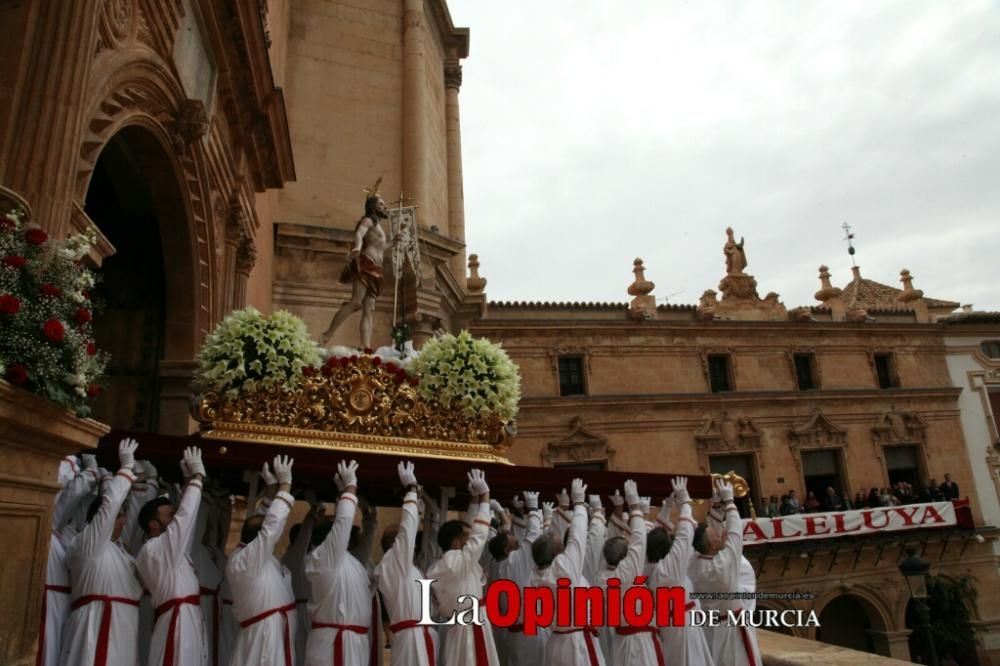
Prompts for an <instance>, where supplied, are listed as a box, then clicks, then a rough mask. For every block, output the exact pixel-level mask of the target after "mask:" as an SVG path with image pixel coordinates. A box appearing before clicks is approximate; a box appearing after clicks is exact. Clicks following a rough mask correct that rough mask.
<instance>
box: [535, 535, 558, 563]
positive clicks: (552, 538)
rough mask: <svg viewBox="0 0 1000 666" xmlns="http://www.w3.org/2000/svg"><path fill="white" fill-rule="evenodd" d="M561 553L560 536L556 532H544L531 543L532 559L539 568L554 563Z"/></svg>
mask: <svg viewBox="0 0 1000 666" xmlns="http://www.w3.org/2000/svg"><path fill="white" fill-rule="evenodd" d="M558 554H559V537H557V536H556V535H555V534H552V533H549V534H543V535H542V536H540V537H538V538H537V539H535V540H534V541H533V542H532V543H531V559H533V560H534V561H535V565H536V566H537V567H538V568H539V569H544V568H545V567H547V566H549V565H550V564H552V560H554V559H556V555H558Z"/></svg>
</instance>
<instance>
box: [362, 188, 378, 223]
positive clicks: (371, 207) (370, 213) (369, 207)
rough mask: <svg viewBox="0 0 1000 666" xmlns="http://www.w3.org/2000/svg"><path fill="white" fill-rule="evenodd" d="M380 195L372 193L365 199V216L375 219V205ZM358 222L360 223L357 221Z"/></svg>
mask: <svg viewBox="0 0 1000 666" xmlns="http://www.w3.org/2000/svg"><path fill="white" fill-rule="evenodd" d="M381 198H382V197H381V196H379V195H377V194H376V195H373V196H370V197H368V198H367V199H365V217H367V218H369V219H371V220H372V221H375V205H376V204H378V200H379V199H381ZM358 224H361V222H360V221H359V222H358Z"/></svg>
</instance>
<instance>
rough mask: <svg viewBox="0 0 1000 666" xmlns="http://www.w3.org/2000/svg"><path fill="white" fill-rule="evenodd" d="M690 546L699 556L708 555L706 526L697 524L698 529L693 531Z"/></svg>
mask: <svg viewBox="0 0 1000 666" xmlns="http://www.w3.org/2000/svg"><path fill="white" fill-rule="evenodd" d="M691 546H692V547H693V548H694V549H695V550H696V551H698V553H700V554H701V555H708V553H709V543H708V525H706V524H705V523H699V524H698V527H696V528H695V530H694V539H693V540H692V541H691Z"/></svg>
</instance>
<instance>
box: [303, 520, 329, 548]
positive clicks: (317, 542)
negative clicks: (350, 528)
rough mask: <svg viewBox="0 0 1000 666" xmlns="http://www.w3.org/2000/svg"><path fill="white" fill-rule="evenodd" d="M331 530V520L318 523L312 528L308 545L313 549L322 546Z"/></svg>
mask: <svg viewBox="0 0 1000 666" xmlns="http://www.w3.org/2000/svg"><path fill="white" fill-rule="evenodd" d="M332 529H333V521H332V520H325V521H323V522H321V523H319V524H318V525H316V527H314V528H313V533H312V537H311V538H310V539H309V544H310V545H311V546H312V547H313V548H319V547H320V546H322V545H323V542H324V541H326V536H327V535H328V534H329V533H330V530H332Z"/></svg>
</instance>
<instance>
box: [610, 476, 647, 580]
mask: <svg viewBox="0 0 1000 666" xmlns="http://www.w3.org/2000/svg"><path fill="white" fill-rule="evenodd" d="M625 501H626V502H627V503H628V507H629V530H630V532H629V536H628V549H627V550H626V551H625V557H624V558H622V560H621V562H619V563H618V566H617V567H615V576H617V577H618V579H619V580H621V581H622V585H631V584H632V581H633V580H635V578H636V576H639V575H640V574H641V573H642V570H643V568H644V566H645V564H646V514H645V513H643V511H642V503H641V502H640V500H639V491H638V489H637V488H636V483H635V481H632V480H631V479H630V480H628V481H626V482H625Z"/></svg>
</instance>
